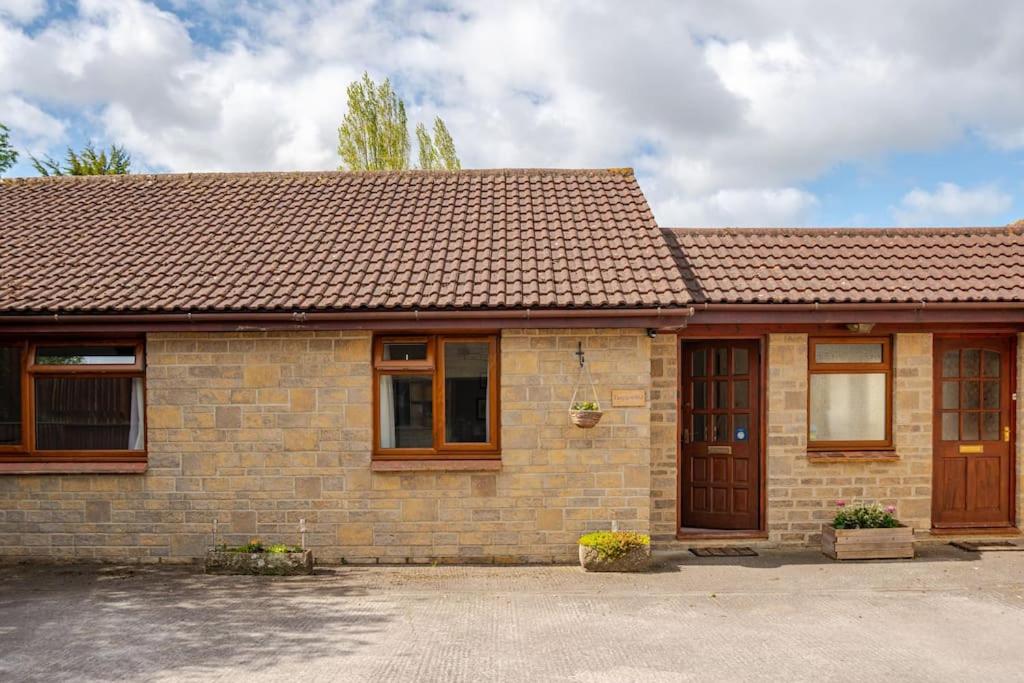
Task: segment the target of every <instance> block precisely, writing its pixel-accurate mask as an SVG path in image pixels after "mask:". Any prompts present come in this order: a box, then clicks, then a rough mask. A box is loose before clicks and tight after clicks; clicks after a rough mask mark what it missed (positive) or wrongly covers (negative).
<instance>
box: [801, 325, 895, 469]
mask: <svg viewBox="0 0 1024 683" xmlns="http://www.w3.org/2000/svg"><path fill="white" fill-rule="evenodd" d="M819 344H881V345H882V360H881V362H879V363H819V362H817V360H816V359H817V347H818V345H819ZM829 374H831V375H860V374H863V375H868V374H870V375H877V374H884V375H885V438H884V439H882V440H846V441H813V440H811V378H812V377H813V376H814V375H829ZM892 382H893V358H892V337H890V336H874V337H860V336H858V337H827V336H821V337H808V340H807V450H808V451H811V452H820V451H892V450H893V440H892V419H893V413H892V411H893V389H892V387H893V384H892Z"/></svg>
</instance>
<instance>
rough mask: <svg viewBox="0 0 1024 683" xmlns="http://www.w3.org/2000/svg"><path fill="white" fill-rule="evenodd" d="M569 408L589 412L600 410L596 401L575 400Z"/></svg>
mask: <svg viewBox="0 0 1024 683" xmlns="http://www.w3.org/2000/svg"><path fill="white" fill-rule="evenodd" d="M571 410H586V411H590V412H595V411H600V410H601V406H599V405H598V404H597V402H596V401H576V402H575V403H573V404H572V408H571Z"/></svg>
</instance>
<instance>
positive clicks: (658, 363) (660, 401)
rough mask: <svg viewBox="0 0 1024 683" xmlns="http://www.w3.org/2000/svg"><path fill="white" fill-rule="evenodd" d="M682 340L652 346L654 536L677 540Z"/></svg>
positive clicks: (665, 338) (662, 338)
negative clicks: (680, 343) (679, 396)
mask: <svg viewBox="0 0 1024 683" xmlns="http://www.w3.org/2000/svg"><path fill="white" fill-rule="evenodd" d="M678 395H679V340H678V339H677V338H676V335H674V334H660V335H658V336H657V337H655V339H654V340H653V342H652V343H651V535H652V537H653V538H654V539H655V540H658V541H664V540H668V539H673V538H675V533H676V497H677V496H676V490H677V489H676V487H677V486H678V483H677V468H676V451H677V448H676V439H678V432H677V421H678Z"/></svg>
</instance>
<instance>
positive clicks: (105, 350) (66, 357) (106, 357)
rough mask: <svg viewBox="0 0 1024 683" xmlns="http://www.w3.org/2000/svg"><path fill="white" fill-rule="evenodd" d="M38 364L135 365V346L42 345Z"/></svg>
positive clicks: (38, 353)
mask: <svg viewBox="0 0 1024 683" xmlns="http://www.w3.org/2000/svg"><path fill="white" fill-rule="evenodd" d="M36 364H38V365H134V364H135V347H134V346H40V347H39V348H38V349H36Z"/></svg>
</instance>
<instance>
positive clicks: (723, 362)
mask: <svg viewBox="0 0 1024 683" xmlns="http://www.w3.org/2000/svg"><path fill="white" fill-rule="evenodd" d="M714 355H715V374H716V375H728V374H729V349H715V354H714Z"/></svg>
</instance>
